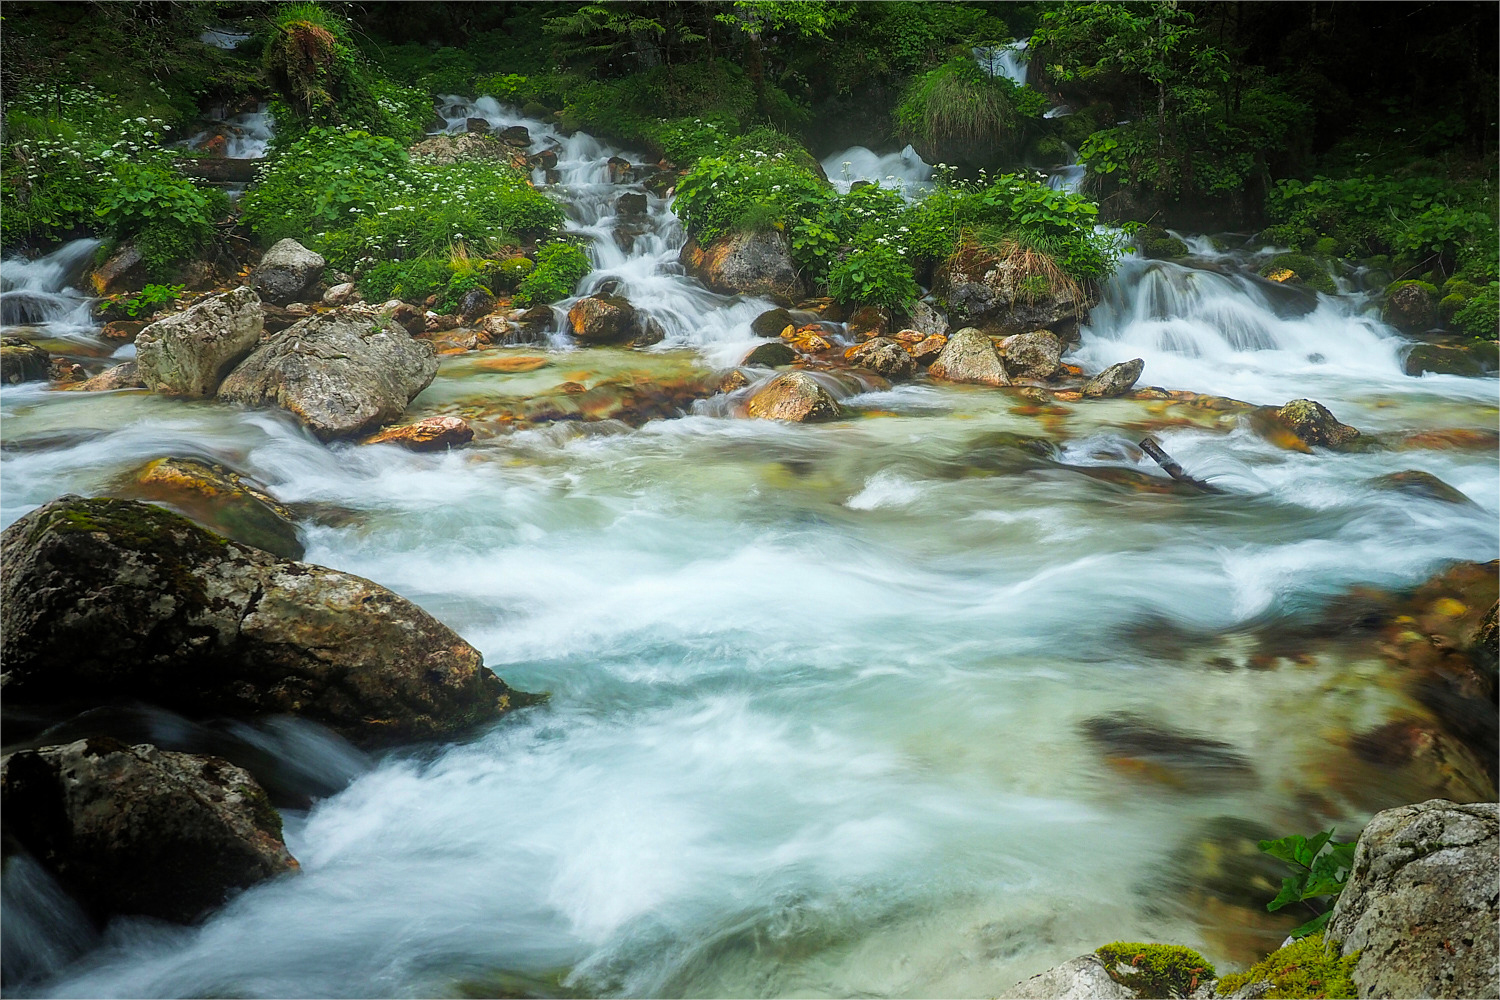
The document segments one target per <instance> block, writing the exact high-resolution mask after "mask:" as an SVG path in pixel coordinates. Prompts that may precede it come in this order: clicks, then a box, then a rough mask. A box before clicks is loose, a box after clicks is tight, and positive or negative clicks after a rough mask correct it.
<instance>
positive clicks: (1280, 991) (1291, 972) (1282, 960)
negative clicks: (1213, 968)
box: [1215, 934, 1359, 1000]
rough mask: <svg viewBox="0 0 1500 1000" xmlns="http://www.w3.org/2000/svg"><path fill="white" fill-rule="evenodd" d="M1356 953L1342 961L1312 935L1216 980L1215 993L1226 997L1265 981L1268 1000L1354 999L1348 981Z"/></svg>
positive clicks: (1318, 937)
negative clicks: (1287, 999)
mask: <svg viewBox="0 0 1500 1000" xmlns="http://www.w3.org/2000/svg"><path fill="white" fill-rule="evenodd" d="M1357 961H1359V952H1357V951H1356V952H1354V953H1353V954H1352V955H1349V956H1347V957H1345V958H1340V957H1338V954H1337V951H1336V950H1335V949H1332V948H1330V947H1327V946H1325V944H1324V941H1323V935H1321V934H1314V935H1312V936H1311V937H1305V938H1303V939H1302V940H1300V941H1294V942H1292V943H1291V944H1289V945H1287V946H1286V947H1285V948H1281V949H1279V950H1277V951H1274V952H1272V953H1271V954H1269V955H1267V956H1266V957H1265V958H1263V959H1261V960H1260V961H1259V962H1257V963H1256V964H1255V965H1253V966H1251V968H1250V970H1249V971H1248V972H1238V973H1235V974H1233V975H1228V976H1225V977H1224V978H1223V979H1220V980H1219V985H1218V986H1217V987H1216V989H1215V992H1217V993H1218V994H1219V995H1220V996H1228V995H1229V994H1231V993H1233V992H1234V991H1235V990H1238V989H1239V988H1240V987H1242V986H1244V985H1245V984H1246V983H1256V982H1262V981H1266V982H1269V983H1270V984H1271V989H1270V990H1269V991H1268V992H1266V993H1265V994H1264V996H1266V997H1267V998H1270V1000H1276V998H1279V997H1309V998H1310V997H1353V996H1356V995H1357V994H1356V992H1355V988H1354V980H1353V979H1351V978H1350V975H1351V973H1353V971H1354V965H1355V963H1356V962H1357Z"/></svg>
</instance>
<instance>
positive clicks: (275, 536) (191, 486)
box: [117, 457, 303, 559]
mask: <svg viewBox="0 0 1500 1000" xmlns="http://www.w3.org/2000/svg"><path fill="white" fill-rule="evenodd" d="M117 495H120V496H123V497H125V498H128V499H132V500H150V501H153V502H155V503H162V504H165V505H167V506H168V507H171V508H173V509H174V510H176V511H177V512H178V513H179V514H185V515H186V516H188V517H190V518H192V519H193V520H194V521H197V522H198V523H199V524H201V525H203V526H204V527H206V528H208V529H209V530H210V531H214V532H217V533H218V534H221V535H223V536H224V537H225V538H232V539H234V540H235V541H237V542H240V543H242V544H245V545H250V546H253V547H255V548H257V549H265V550H266V551H267V552H269V553H271V554H272V555H277V556H281V557H282V558H283V559H301V558H302V555H303V548H302V539H301V538H299V537H298V535H297V523H296V522H297V518H296V516H295V515H294V514H293V513H292V512H291V511H290V510H288V509H287V508H286V507H284V506H282V505H281V503H280V502H278V501H277V500H276V498H275V497H273V496H271V495H270V494H269V493H267V492H266V491H265V490H264V489H262V488H261V487H260V486H259V485H257V484H256V483H254V482H252V481H251V480H249V479H247V478H245V477H244V476H242V475H240V474H239V473H238V472H235V471H234V470H233V469H230V468H227V467H225V466H223V465H219V464H217V463H213V462H205V461H203V460H202V459H197V458H177V457H167V458H158V459H154V460H152V461H150V462H147V463H146V464H145V465H144V466H142V467H141V468H140V469H137V470H136V472H135V474H134V475H133V476H131V478H130V480H129V481H128V482H125V483H122V484H121V485H120V488H119V490H118V491H117Z"/></svg>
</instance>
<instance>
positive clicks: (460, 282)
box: [434, 269, 493, 313]
mask: <svg viewBox="0 0 1500 1000" xmlns="http://www.w3.org/2000/svg"><path fill="white" fill-rule="evenodd" d="M476 288H477V289H479V290H480V291H482V292H484V293H485V294H486V295H491V294H493V292H492V291H491V289H490V286H489V284H488V283H487V282H486V281H485V279H484V276H483V275H482V274H480V273H479V272H478V271H476V270H470V269H455V270H454V271H453V272H452V274H451V276H450V277H449V278H448V283H447V284H446V285H445V286H443V290H442V293H441V294H440V295H439V296H438V301H437V305H436V306H434V308H435V309H436V310H437V311H438V312H440V313H456V312H458V310H459V307H460V306H462V305H463V301H464V296H465V295H467V294H469V293H470V292H472V291H474V290H475V289H476Z"/></svg>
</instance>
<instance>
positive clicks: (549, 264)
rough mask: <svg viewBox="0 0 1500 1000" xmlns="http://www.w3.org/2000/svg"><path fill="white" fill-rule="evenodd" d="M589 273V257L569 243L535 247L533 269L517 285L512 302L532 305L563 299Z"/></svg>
mask: <svg viewBox="0 0 1500 1000" xmlns="http://www.w3.org/2000/svg"><path fill="white" fill-rule="evenodd" d="M591 270H593V265H592V264H590V263H589V258H588V255H587V254H585V253H584V252H583V251H582V250H580V249H579V248H578V247H576V246H574V245H573V244H571V243H564V242H556V243H549V244H547V245H546V246H542V247H538V248H537V251H536V267H535V268H534V269H533V270H532V271H531V273H529V274H527V275H526V276H525V277H524V278H522V279H521V281H520V284H518V285H517V286H516V294H515V302H516V304H517V305H522V306H534V305H542V304H545V303H548V302H556V301H557V300H558V299H565V298H567V297H568V296H569V295H572V294H573V291H574V290H575V289H576V288H577V287H578V283H579V282H580V281H582V280H583V279H584V278H585V277H587V276H588V273H589V272H590V271H591Z"/></svg>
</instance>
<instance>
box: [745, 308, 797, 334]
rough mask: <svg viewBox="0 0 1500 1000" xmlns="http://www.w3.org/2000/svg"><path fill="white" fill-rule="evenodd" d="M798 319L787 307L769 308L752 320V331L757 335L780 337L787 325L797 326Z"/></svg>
mask: <svg viewBox="0 0 1500 1000" xmlns="http://www.w3.org/2000/svg"><path fill="white" fill-rule="evenodd" d="M796 325H797V320H796V319H795V318H793V316H792V314H791V313H789V312H787V311H786V310H785V309H767V310H766V311H765V312H763V313H761V314H760V315H759V316H757V317H755V319H753V320H751V321H750V332H751V333H753V334H755V335H756V336H757V337H779V336H781V331H782V330H785V329H786V328H787V327H789V326H791V327H795V326H796Z"/></svg>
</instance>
